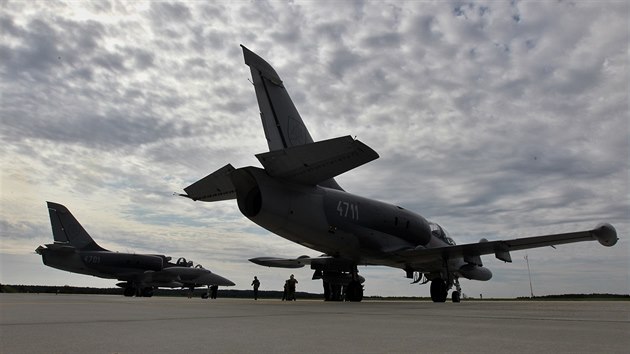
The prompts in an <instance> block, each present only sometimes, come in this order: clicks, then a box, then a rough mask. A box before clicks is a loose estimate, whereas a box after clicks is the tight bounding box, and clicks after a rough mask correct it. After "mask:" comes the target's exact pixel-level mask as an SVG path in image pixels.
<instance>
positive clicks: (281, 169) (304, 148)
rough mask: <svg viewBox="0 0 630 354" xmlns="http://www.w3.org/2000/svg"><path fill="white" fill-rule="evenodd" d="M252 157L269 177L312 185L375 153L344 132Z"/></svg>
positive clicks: (355, 164)
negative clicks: (327, 138) (344, 134)
mask: <svg viewBox="0 0 630 354" xmlns="http://www.w3.org/2000/svg"><path fill="white" fill-rule="evenodd" d="M256 157H257V158H258V160H259V161H260V163H261V164H262V165H263V167H264V168H265V171H266V172H267V173H268V174H269V175H270V176H272V177H279V178H285V179H288V180H291V181H294V182H298V183H302V184H313V185H314V184H318V183H320V182H322V181H326V180H328V179H330V178H333V177H335V176H337V175H340V174H342V173H344V172H346V171H349V170H351V169H353V168H355V167H358V166H361V165H363V164H365V163H367V162H370V161H372V160H375V159H377V158H378V154H377V153H376V152H375V151H374V150H372V149H371V148H370V147H369V146H367V145H365V144H363V143H362V142H360V141H359V140H355V139H353V138H352V137H350V136H344V137H340V138H335V139H330V140H323V141H318V142H315V143H310V144H305V145H298V146H293V147H289V148H286V149H283V150H276V151H271V152H266V153H263V154H258V155H256Z"/></svg>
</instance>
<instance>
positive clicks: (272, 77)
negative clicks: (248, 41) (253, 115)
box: [241, 45, 341, 190]
mask: <svg viewBox="0 0 630 354" xmlns="http://www.w3.org/2000/svg"><path fill="white" fill-rule="evenodd" d="M241 47H242V48H243V57H244V58H245V64H247V65H248V66H249V67H250V69H251V72H252V80H253V82H254V89H255V90H256V99H257V100H258V107H259V109H260V118H261V120H262V124H263V129H264V130H265V137H266V138H267V144H268V145H269V151H276V150H284V149H286V148H289V147H293V146H298V145H304V144H309V143H312V142H313V138H312V137H311V134H310V133H309V132H308V129H307V128H306V126H305V125H304V122H303V121H302V117H300V114H299V113H298V111H297V109H296V108H295V105H294V104H293V101H291V97H289V93H288V92H287V90H286V89H285V88H284V84H283V83H282V80H281V79H280V76H278V74H277V73H276V71H275V70H274V69H273V67H272V66H271V65H269V63H267V62H266V61H265V60H264V59H263V58H261V57H259V56H258V55H256V54H255V53H254V52H252V51H251V50H249V49H247V48H245V47H244V46H243V45H241ZM320 185H322V186H324V187H328V188H334V189H340V190H341V187H340V186H339V185H338V184H337V182H336V181H335V180H334V179H332V178H331V179H329V180H326V181H324V182H322V183H320Z"/></svg>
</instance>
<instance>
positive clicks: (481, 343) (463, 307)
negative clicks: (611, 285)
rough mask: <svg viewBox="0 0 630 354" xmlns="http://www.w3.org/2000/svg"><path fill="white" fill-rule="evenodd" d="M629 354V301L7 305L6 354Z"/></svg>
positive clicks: (10, 297) (119, 300)
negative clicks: (491, 353)
mask: <svg viewBox="0 0 630 354" xmlns="http://www.w3.org/2000/svg"><path fill="white" fill-rule="evenodd" d="M254 352H255V353H314V352H329V353H399V352H428V353H442V352H459V353H462V352H466V353H471V352H484V353H488V352H503V353H506V352H509V353H535V352H536V353H538V352H556V353H558V352H563V353H595V352H597V353H630V302H628V301H546V302H540V301H532V302H529V301H469V302H466V301H462V302H461V303H459V304H453V303H449V302H447V303H442V304H434V303H432V302H422V301H406V302H405V301H364V302H361V303H335V302H323V301H312V300H308V301H307V300H304V301H300V300H299V299H298V301H295V302H282V301H280V300H258V301H254V300H249V299H221V298H219V299H217V300H203V299H199V298H193V299H188V298H186V297H181V298H180V297H177V298H172V297H171V298H169V297H153V298H125V297H122V296H114V295H61V294H60V295H53V294H40V295H37V294H0V353H186V354H188V353H254Z"/></svg>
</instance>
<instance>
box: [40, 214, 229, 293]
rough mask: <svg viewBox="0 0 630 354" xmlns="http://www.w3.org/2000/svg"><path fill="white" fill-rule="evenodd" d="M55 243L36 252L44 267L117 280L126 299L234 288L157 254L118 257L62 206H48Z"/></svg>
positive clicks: (197, 268) (194, 267)
mask: <svg viewBox="0 0 630 354" xmlns="http://www.w3.org/2000/svg"><path fill="white" fill-rule="evenodd" d="M48 212H49V214H50V223H51V226H52V232H53V238H54V240H55V241H54V243H52V244H47V245H44V246H39V247H38V248H37V249H36V250H35V252H37V254H39V255H41V256H42V261H43V262H44V264H45V265H47V266H49V267H53V268H57V269H61V270H65V271H68V272H72V273H79V274H87V275H93V276H95V277H99V278H107V279H118V280H122V281H123V282H121V283H118V284H116V285H118V286H120V287H122V288H124V295H125V296H134V295H136V296H145V297H150V296H152V295H153V290H154V289H155V288H158V287H168V288H178V287H182V288H189V289H190V290H191V291H192V290H193V289H194V288H195V287H199V286H205V285H207V286H208V287H210V286H211V285H221V286H233V285H234V283H233V282H231V281H230V280H228V279H226V278H223V277H222V276H220V275H218V274H214V273H212V272H211V271H209V270H207V269H204V268H203V267H202V266H201V265H199V264H197V265H194V264H193V262H191V261H186V259H185V258H179V259H178V261H177V262H176V263H171V262H170V260H171V257H168V256H164V255H156V254H135V253H118V252H111V251H108V250H106V249H104V248H102V247H101V246H99V245H98V244H97V243H96V242H95V241H94V240H93V239H92V237H90V235H89V234H88V233H87V231H85V229H84V228H83V226H81V224H80V223H79V222H78V221H77V220H76V219H75V218H74V216H73V215H72V213H70V211H69V210H68V209H67V208H66V207H65V206H63V205H61V204H57V203H52V202H48Z"/></svg>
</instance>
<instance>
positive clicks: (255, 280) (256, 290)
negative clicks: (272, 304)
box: [252, 277, 260, 300]
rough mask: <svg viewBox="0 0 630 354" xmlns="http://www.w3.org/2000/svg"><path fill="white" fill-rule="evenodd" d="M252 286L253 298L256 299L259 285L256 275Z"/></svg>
mask: <svg viewBox="0 0 630 354" xmlns="http://www.w3.org/2000/svg"><path fill="white" fill-rule="evenodd" d="M252 286H253V287H254V300H258V287H259V286H260V281H259V280H258V277H254V281H252Z"/></svg>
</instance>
